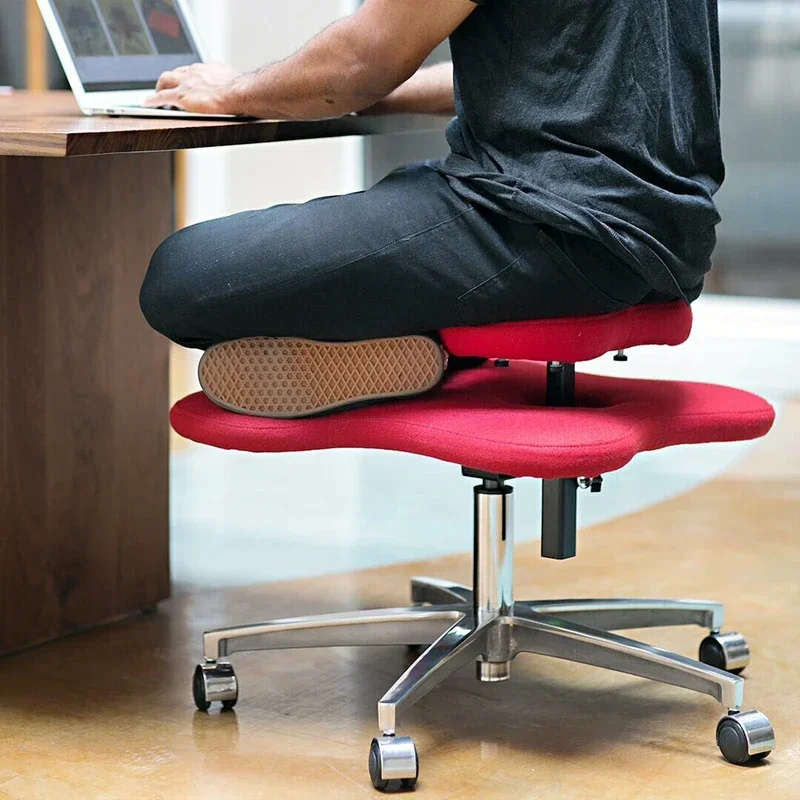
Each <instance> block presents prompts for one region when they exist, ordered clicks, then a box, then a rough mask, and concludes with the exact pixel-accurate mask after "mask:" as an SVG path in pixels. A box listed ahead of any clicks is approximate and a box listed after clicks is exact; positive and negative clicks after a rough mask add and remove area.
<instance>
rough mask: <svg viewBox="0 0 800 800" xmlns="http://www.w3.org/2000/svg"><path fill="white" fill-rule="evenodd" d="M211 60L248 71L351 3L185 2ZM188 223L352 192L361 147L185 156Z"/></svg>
mask: <svg viewBox="0 0 800 800" xmlns="http://www.w3.org/2000/svg"><path fill="white" fill-rule="evenodd" d="M191 2H192V6H193V8H194V13H195V15H196V18H197V23H198V27H199V29H200V32H201V36H202V38H203V41H204V43H205V45H206V48H207V49H208V51H209V54H210V56H211V58H212V59H214V60H217V61H224V62H226V63H229V64H232V65H233V66H235V67H238V68H239V69H242V70H251V69H255V68H256V67H259V66H262V65H264V64H266V63H269V62H270V61H276V60H279V59H281V58H285V57H286V56H288V55H290V54H291V53H292V52H294V51H295V50H296V49H297V48H298V47H300V46H301V45H302V44H303V43H305V42H306V41H308V39H310V38H311V37H312V36H313V35H314V34H316V33H317V32H319V31H320V30H321V29H322V28H324V27H325V26H326V25H329V24H330V23H331V22H333V21H334V20H336V19H337V18H339V17H341V16H343V15H345V14H347V13H349V12H350V11H351V10H352V8H354V7H355V2H354V0H290V2H285V0H191ZM188 176H189V177H188V192H187V198H188V202H187V217H188V221H189V222H190V223H193V222H199V221H202V220H205V219H210V218H212V217H219V216H224V215H225V214H232V213H234V212H236V211H242V210H246V209H251V208H261V207H267V206H271V205H275V204H277V203H287V202H290V203H295V202H303V201H305V200H309V199H311V198H312V197H319V196H322V195H329V194H341V193H344V192H351V191H356V190H358V189H360V188H361V187H362V184H363V145H362V142H361V140H359V139H355V138H349V139H336V140H331V141H310V142H289V143H282V144H266V145H249V146H246V147H235V148H216V149H214V150H208V151H194V152H190V153H189V156H188Z"/></svg>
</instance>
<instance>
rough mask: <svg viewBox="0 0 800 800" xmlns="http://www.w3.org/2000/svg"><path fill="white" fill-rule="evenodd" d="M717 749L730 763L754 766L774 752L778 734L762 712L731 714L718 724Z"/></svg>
mask: <svg viewBox="0 0 800 800" xmlns="http://www.w3.org/2000/svg"><path fill="white" fill-rule="evenodd" d="M717 746H718V747H719V749H720V750H721V751H722V755H723V756H724V757H725V759H726V761H730V762H731V764H753V763H755V762H756V761H761V760H762V759H764V758H766V757H767V756H768V755H769V754H770V753H771V752H772V750H773V748H774V747H775V731H774V730H773V729H772V724H771V723H770V721H769V720H768V719H767V717H766V715H765V714H762V713H761V712H760V711H747V712H745V713H743V714H730V715H729V716H727V717H723V718H722V719H721V720H720V721H719V725H717Z"/></svg>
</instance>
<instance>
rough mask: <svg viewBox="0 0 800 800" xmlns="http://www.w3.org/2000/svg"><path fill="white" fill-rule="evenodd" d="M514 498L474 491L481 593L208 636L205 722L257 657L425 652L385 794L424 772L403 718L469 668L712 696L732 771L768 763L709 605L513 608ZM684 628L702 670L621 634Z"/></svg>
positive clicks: (489, 676) (201, 686) (432, 589)
mask: <svg viewBox="0 0 800 800" xmlns="http://www.w3.org/2000/svg"><path fill="white" fill-rule="evenodd" d="M511 500H512V489H511V487H509V486H506V485H505V481H504V480H503V479H502V478H499V477H498V478H491V477H487V478H485V479H484V480H483V482H482V484H481V485H479V486H477V487H476V488H475V559H474V580H473V588H472V589H470V588H469V587H466V586H461V585H459V584H455V583H451V582H448V581H444V580H439V579H435V578H414V579H412V582H411V601H412V603H413V605H412V606H411V607H408V608H391V609H382V610H377V611H355V612H352V613H347V614H325V615H320V616H313V617H302V618H295V619H283V620H274V621H271V622H264V623H260V624H255V625H247V626H244V627H236V628H223V629H219V630H215V631H210V632H208V633H206V634H205V635H204V656H205V660H204V663H203V664H201V665H200V666H199V667H198V669H197V672H196V674H195V684H194V687H195V702H196V703H197V706H198V708H200V709H201V710H206V709H207V708H208V706H209V705H210V703H212V702H215V701H220V702H222V703H223V705H224V706H226V707H228V708H231V707H232V706H233V705H235V703H236V700H237V698H238V684H237V681H236V676H235V673H234V672H233V668H232V667H231V666H230V664H228V663H225V662H223V661H221V659H224V658H226V657H227V656H230V655H231V654H232V653H235V652H240V651H252V650H281V649H294V648H306V647H342V646H353V645H407V646H413V647H422V648H424V650H423V652H422V653H421V654H420V655H419V657H418V658H417V659H416V661H414V663H413V664H412V665H411V666H410V667H409V668H408V669H407V670H406V671H405V672H404V673H403V675H401V677H400V678H399V679H398V680H397V682H396V683H395V684H394V685H393V686H392V687H391V688H390V689H389V691H388V692H387V693H386V694H385V695H384V696H383V697H382V698H381V700H380V701H379V703H378V728H379V733H380V734H381V735H380V736H379V737H377V738H376V739H375V740H373V743H372V747H371V749H370V776H371V779H372V783H373V785H374V786H375V787H376V788H378V789H385V788H388V787H390V786H394V785H396V784H397V782H398V781H399V788H412V787H413V785H414V784H415V783H416V780H417V776H418V772H419V760H418V756H417V752H416V748H415V747H414V744H413V741H412V740H411V739H409V738H408V737H405V736H403V737H399V736H397V735H396V733H397V727H398V716H399V714H400V713H401V712H402V711H404V710H405V709H406V708H408V707H410V706H411V705H413V704H414V703H416V702H417V701H419V700H420V699H421V698H422V697H424V696H425V695H426V694H427V693H428V692H430V691H431V690H432V689H434V688H435V687H436V686H437V685H439V684H440V683H441V682H442V681H444V680H445V679H446V678H447V677H449V676H450V675H452V674H453V673H454V672H456V671H457V670H458V669H460V668H461V667H463V666H466V665H467V664H468V663H475V665H476V676H477V678H478V679H479V680H481V681H485V682H497V681H503V680H507V679H508V678H509V677H510V674H511V662H512V661H513V660H514V658H516V656H517V655H519V654H520V653H534V654H538V655H544V656H550V657H552V658H560V659H564V660H568V661H575V662H578V663H582V664H591V665H593V666H597V667H603V668H605V669H609V670H614V671H616V672H623V673H627V674H629V675H635V676H638V677H641V678H647V679H650V680H654V681H660V682H662V683H668V684H672V685H674V686H679V687H683V688H684V689H689V690H691V691H694V692H700V693H702V694H708V695H710V696H711V697H713V698H714V699H715V700H717V701H718V702H719V703H721V704H722V705H723V706H724V707H725V709H726V710H727V716H725V717H724V718H723V720H722V721H721V722H720V724H719V726H718V730H717V744H718V745H719V747H720V749H721V750H722V753H723V755H724V756H725V757H726V758H727V759H728V760H729V761H732V762H733V763H747V762H748V761H752V760H755V759H761V758H764V757H765V756H766V755H768V754H769V752H770V751H771V750H772V749H773V747H774V744H775V741H774V740H775V735H774V732H773V730H772V727H771V725H770V723H769V720H768V719H767V718H766V717H765V716H764V715H763V714H761V713H760V712H756V711H750V712H747V713H741V711H742V706H743V702H744V680H743V679H742V678H741V677H739V675H738V673H739V672H741V671H742V670H743V669H744V668H745V667H746V666H747V664H748V662H749V657H750V651H749V648H748V646H747V642H746V641H745V639H744V638H743V637H742V636H740V635H739V634H736V633H722V632H721V628H722V625H723V620H724V610H723V607H722V606H721V605H720V604H719V603H713V602H708V601H702V600H653V599H644V600H638V599H613V600H598V599H592V600H541V601H537V600H532V601H515V600H514V598H513V591H512V582H511V578H512V574H513V563H512V558H513V535H512V528H513V525H512V514H511ZM674 625H698V626H701V627H704V628H707V629H708V630H709V635H708V636H707V637H706V638H705V639H704V640H703V642H702V644H701V646H700V655H699V660H695V659H691V658H687V657H686V656H682V655H678V654H676V653H671V652H669V651H667V650H663V649H661V648H658V647H654V646H652V645H648V644H644V643H642V642H638V641H635V640H633V639H629V638H626V637H624V636H620V635H618V634H616V633H613V632H612V631H618V630H625V629H629V628H649V627H661V626H674Z"/></svg>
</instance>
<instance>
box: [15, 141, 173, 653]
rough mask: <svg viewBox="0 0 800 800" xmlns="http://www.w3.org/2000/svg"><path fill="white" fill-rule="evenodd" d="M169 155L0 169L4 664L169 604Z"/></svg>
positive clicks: (33, 161)
mask: <svg viewBox="0 0 800 800" xmlns="http://www.w3.org/2000/svg"><path fill="white" fill-rule="evenodd" d="M171 229H172V161H171V156H170V155H169V154H166V153H154V154H147V155H115V156H101V157H89V158H75V159H59V158H52V159H46V158H0V652H8V651H10V650H15V649H18V648H21V647H25V646H28V645H31V644H34V643H37V642H42V641H45V640H47V639H52V638H55V637H58V636H61V635H64V634H67V633H70V632H72V631H75V630H76V629H80V628H83V627H86V626H90V625H96V624H98V623H101V622H104V621H107V620H110V619H113V618H114V617H118V616H120V615H123V614H127V613H130V612H133V611H136V610H138V609H141V608H143V607H146V606H149V605H151V604H154V603H156V602H158V601H159V600H163V599H165V598H166V597H168V596H169V511H168V491H169V483H168V481H169V472H168V465H169V461H168V459H169V453H168V435H167V410H168V352H169V351H168V346H167V342H166V341H165V340H163V339H161V338H160V337H158V336H157V335H156V334H155V333H153V332H152V331H151V330H150V329H149V328H148V327H147V325H146V323H145V321H144V320H143V319H142V317H141V314H140V312H139V306H138V293H139V285H140V283H141V280H142V276H143V274H144V271H145V268H146V266H147V263H148V260H149V258H150V255H151V254H152V252H153V250H154V248H155V247H156V245H157V244H158V242H159V241H161V240H162V239H163V238H164V237H165V236H167V235H168V234H169V232H170V230H171Z"/></svg>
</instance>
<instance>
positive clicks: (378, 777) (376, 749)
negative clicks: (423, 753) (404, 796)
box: [369, 736, 419, 792]
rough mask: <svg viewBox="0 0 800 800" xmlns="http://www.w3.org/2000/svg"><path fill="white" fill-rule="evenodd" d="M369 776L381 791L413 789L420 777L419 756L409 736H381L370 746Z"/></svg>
mask: <svg viewBox="0 0 800 800" xmlns="http://www.w3.org/2000/svg"><path fill="white" fill-rule="evenodd" d="M369 777H370V780H371V781H372V785H373V786H374V787H375V788H376V789H377V790H378V791H380V792H385V791H386V790H387V789H394V788H400V789H406V790H410V789H413V788H414V787H415V786H416V785H417V778H418V777H419V756H418V755H417V748H416V746H415V745H414V741H413V740H412V739H411V738H410V737H408V736H381V737H379V738H377V739H373V740H372V745H371V746H370V748H369Z"/></svg>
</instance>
